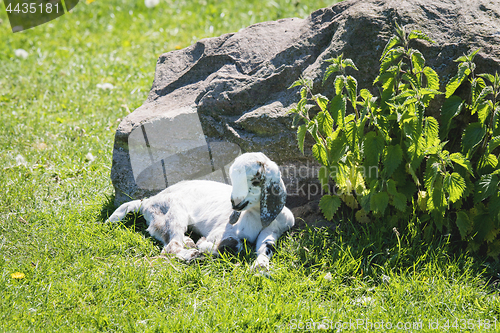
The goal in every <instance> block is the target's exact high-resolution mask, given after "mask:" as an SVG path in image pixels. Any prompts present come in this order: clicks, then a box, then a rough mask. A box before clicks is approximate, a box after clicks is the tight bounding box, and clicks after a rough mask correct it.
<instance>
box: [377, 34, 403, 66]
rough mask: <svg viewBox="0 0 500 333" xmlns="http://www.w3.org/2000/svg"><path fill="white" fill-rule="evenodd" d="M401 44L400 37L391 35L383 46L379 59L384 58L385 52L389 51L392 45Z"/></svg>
mask: <svg viewBox="0 0 500 333" xmlns="http://www.w3.org/2000/svg"><path fill="white" fill-rule="evenodd" d="M399 44H401V38H399V37H398V36H392V37H391V38H389V41H388V42H387V44H386V45H385V47H384V51H382V56H381V57H380V61H382V59H384V58H385V56H386V55H387V52H389V51H390V50H391V49H392V48H393V47H394V46H396V45H399Z"/></svg>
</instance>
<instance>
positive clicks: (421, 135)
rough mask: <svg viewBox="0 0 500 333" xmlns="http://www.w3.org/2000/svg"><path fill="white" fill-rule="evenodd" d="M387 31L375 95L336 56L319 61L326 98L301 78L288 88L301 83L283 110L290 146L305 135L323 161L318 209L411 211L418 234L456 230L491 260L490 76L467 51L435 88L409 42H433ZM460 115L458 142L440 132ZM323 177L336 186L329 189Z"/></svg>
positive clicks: (494, 246)
mask: <svg viewBox="0 0 500 333" xmlns="http://www.w3.org/2000/svg"><path fill="white" fill-rule="evenodd" d="M396 31H397V33H396V34H395V35H394V36H393V37H392V38H390V39H389V41H388V43H387V45H386V46H385V48H384V50H383V53H382V56H381V58H380V62H381V65H380V74H379V75H378V76H377V78H376V79H375V81H374V83H373V84H374V86H375V87H376V88H378V91H379V96H377V97H375V96H373V95H372V93H370V91H369V90H367V89H361V90H360V91H359V92H358V84H357V81H356V79H355V78H354V77H353V76H351V75H347V74H346V69H347V68H349V67H350V68H352V70H357V68H356V66H355V64H354V63H353V61H352V60H351V59H344V58H343V56H342V55H340V56H338V57H336V58H333V59H329V60H327V61H328V62H329V63H331V64H330V65H329V66H328V67H327V69H326V73H325V74H324V78H323V85H325V84H327V83H328V84H331V83H330V82H332V83H333V87H334V90H335V96H333V98H332V99H328V98H327V97H325V96H323V95H321V94H314V93H313V88H312V82H311V81H310V80H308V79H305V78H301V79H299V80H298V81H296V82H295V83H294V84H293V85H292V86H291V88H292V87H296V86H300V87H301V89H300V97H301V98H300V101H299V102H298V103H297V106H296V107H295V108H293V109H292V110H291V111H290V112H292V113H294V114H295V116H294V121H293V126H294V127H295V126H296V127H297V140H298V146H299V148H300V150H301V151H302V152H304V139H305V136H306V134H307V133H309V134H310V135H311V136H312V138H313V139H314V142H315V143H314V145H313V146H312V153H313V155H314V157H315V158H316V159H317V160H318V161H319V162H320V163H321V165H322V167H321V170H320V172H319V180H320V182H321V184H322V186H323V187H324V190H325V191H326V193H327V194H325V195H324V196H323V197H322V199H321V201H320V209H321V210H322V212H323V213H324V215H325V217H326V218H328V219H332V218H333V217H334V215H335V213H336V211H337V210H338V208H339V207H340V206H341V205H342V203H345V204H346V205H347V206H349V207H350V208H352V209H353V210H354V211H355V218H356V220H358V221H360V222H368V221H370V220H371V219H382V220H383V221H385V222H386V223H387V222H389V223H392V224H393V225H398V224H399V223H401V222H402V221H409V220H410V219H411V218H412V217H416V218H417V219H418V221H420V222H421V223H420V225H421V226H422V229H424V230H423V231H424V235H426V237H427V238H430V237H432V235H434V233H435V231H436V230H437V231H440V232H442V231H444V229H445V228H446V229H447V230H448V231H450V230H451V231H453V230H458V232H459V233H460V235H461V237H462V239H464V240H467V241H468V242H469V248H470V249H471V250H473V251H476V250H478V249H479V248H480V246H481V245H482V244H484V243H486V244H487V249H488V254H489V255H490V256H493V257H497V256H498V254H499V253H500V239H499V238H498V237H497V236H498V234H499V231H500V226H499V221H500V194H499V181H500V168H499V164H498V150H497V148H498V146H499V145H500V124H499V123H500V119H499V118H500V117H499V114H500V101H497V98H498V96H499V94H500V78H499V75H498V74H497V73H496V74H495V75H491V74H479V75H476V74H475V71H474V70H475V64H474V57H475V55H476V54H477V52H478V51H479V50H476V51H474V52H471V53H469V54H468V55H464V56H462V57H460V58H458V59H456V60H455V61H456V62H458V72H457V74H456V75H455V76H454V77H453V78H452V79H451V80H450V81H449V82H448V84H447V85H446V92H445V93H443V92H440V91H439V87H440V86H439V77H438V75H437V73H436V72H435V71H434V70H433V69H432V68H430V67H428V66H425V58H424V56H423V54H422V53H421V52H420V51H418V50H416V49H413V48H410V47H409V42H410V41H411V40H412V39H420V40H425V41H427V42H430V43H434V42H433V41H432V40H431V39H430V38H429V37H427V36H426V35H425V34H423V33H422V32H420V31H411V32H410V33H406V32H405V31H404V29H403V28H401V27H400V26H396ZM334 73H335V74H336V76H335V78H334V79H333V80H332V79H331V77H332V74H334ZM467 82H468V85H467ZM460 86H463V87H469V86H470V88H469V90H470V91H469V92H468V97H467V98H466V99H465V100H463V99H462V98H461V97H459V96H457V95H455V92H456V91H457V89H458V88H459V87H460ZM374 90H377V89H374ZM462 90H463V89H461V91H462ZM441 94H445V100H444V103H443V104H442V106H441V115H440V119H439V121H438V120H437V119H436V118H434V117H432V116H429V115H427V114H426V110H427V109H428V107H429V104H430V102H431V101H432V100H433V99H434V98H435V97H436V96H437V95H441ZM461 94H462V93H461ZM462 95H463V94H462ZM459 114H465V115H467V116H468V117H469V118H470V119H472V122H471V123H469V124H467V126H466V127H465V128H463V131H461V132H460V133H462V135H461V142H460V144H452V143H453V142H455V140H453V139H452V138H451V137H452V135H450V137H449V133H450V131H452V130H453V129H454V131H455V132H457V131H459V130H460V129H461V128H460V127H459V126H460V123H459V122H458V121H456V119H454V118H455V117H457V116H458V115H459ZM457 126H458V127H457ZM455 136H456V135H455ZM452 149H453V150H452ZM450 150H451V151H450ZM495 152H496V153H495ZM331 180H333V182H334V183H335V185H336V187H335V188H334V189H335V191H333V190H332V189H331V187H330V186H328V185H329V182H330V181H331Z"/></svg>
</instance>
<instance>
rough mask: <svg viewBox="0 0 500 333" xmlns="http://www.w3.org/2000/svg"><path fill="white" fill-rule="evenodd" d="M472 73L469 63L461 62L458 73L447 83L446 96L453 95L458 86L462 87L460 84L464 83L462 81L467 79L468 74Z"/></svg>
mask: <svg viewBox="0 0 500 333" xmlns="http://www.w3.org/2000/svg"><path fill="white" fill-rule="evenodd" d="M470 73H471V71H470V69H469V67H468V66H467V64H465V63H461V64H460V65H458V73H457V75H455V76H454V77H452V78H451V80H450V82H448V84H447V85H446V95H445V97H446V98H448V97H450V96H451V95H453V93H454V92H455V90H457V89H458V87H460V85H461V84H462V82H463V81H464V80H465V78H466V77H467V76H469V74H470Z"/></svg>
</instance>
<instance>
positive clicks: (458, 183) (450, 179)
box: [443, 172, 465, 202]
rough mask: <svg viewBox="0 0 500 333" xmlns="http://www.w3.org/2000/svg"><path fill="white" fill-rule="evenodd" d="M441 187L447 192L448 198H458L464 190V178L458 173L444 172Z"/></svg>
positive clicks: (452, 199)
mask: <svg viewBox="0 0 500 333" xmlns="http://www.w3.org/2000/svg"><path fill="white" fill-rule="evenodd" d="M443 189H444V190H445V192H447V193H448V194H449V200H450V201H451V202H456V201H458V200H460V198H461V197H462V195H463V193H464V191H465V180H464V179H463V178H462V176H460V175H459V174H458V173H456V172H453V173H452V174H451V175H450V174H446V175H445V176H444V180H443Z"/></svg>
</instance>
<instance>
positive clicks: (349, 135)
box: [345, 117, 358, 152]
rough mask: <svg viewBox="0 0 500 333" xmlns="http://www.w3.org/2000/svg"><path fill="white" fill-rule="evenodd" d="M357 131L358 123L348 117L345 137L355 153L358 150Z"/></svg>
mask: <svg viewBox="0 0 500 333" xmlns="http://www.w3.org/2000/svg"><path fill="white" fill-rule="evenodd" d="M350 118H352V117H350ZM356 129H357V127H356V122H355V121H354V120H353V119H349V117H348V119H346V125H345V136H346V139H347V143H348V144H349V147H350V149H351V151H353V152H355V151H356V150H357V145H356V142H357V140H358V131H356Z"/></svg>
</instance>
